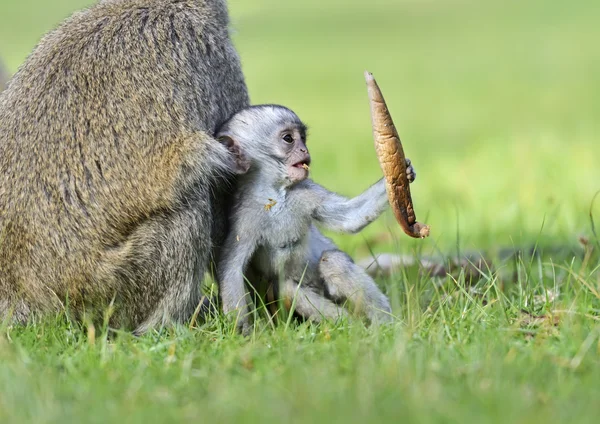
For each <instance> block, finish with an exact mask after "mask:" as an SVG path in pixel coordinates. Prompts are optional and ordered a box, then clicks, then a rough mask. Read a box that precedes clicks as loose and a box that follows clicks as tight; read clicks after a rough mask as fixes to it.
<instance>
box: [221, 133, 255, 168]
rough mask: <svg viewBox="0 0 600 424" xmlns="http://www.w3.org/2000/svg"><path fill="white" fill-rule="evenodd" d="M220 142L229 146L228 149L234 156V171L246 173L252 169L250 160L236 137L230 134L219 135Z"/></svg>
mask: <svg viewBox="0 0 600 424" xmlns="http://www.w3.org/2000/svg"><path fill="white" fill-rule="evenodd" d="M217 140H218V141H219V143H221V144H223V145H224V146H225V147H227V150H229V152H230V153H231V155H232V157H233V171H234V172H235V173H236V174H239V175H241V174H245V173H246V172H248V170H249V169H250V160H249V159H248V157H247V156H246V155H245V154H244V152H243V151H242V149H241V147H240V144H239V143H238V142H237V141H235V139H234V138H233V137H231V136H228V135H223V134H221V135H219V137H218V138H217Z"/></svg>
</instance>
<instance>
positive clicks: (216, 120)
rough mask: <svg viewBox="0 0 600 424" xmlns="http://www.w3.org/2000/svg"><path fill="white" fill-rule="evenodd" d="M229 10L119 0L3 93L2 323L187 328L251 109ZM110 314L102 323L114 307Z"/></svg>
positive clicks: (52, 36)
mask: <svg viewBox="0 0 600 424" xmlns="http://www.w3.org/2000/svg"><path fill="white" fill-rule="evenodd" d="M228 20H229V18H228V12H227V6H226V2H225V0H105V1H102V2H100V3H99V4H96V5H94V6H92V7H91V8H89V9H87V10H84V11H81V12H78V13H75V14H74V15H73V16H71V17H70V18H69V19H67V20H66V21H65V22H64V23H63V24H62V25H61V26H59V27H58V28H57V29H56V30H54V31H52V32H50V33H49V34H47V35H46V36H45V37H44V38H43V39H42V41H41V42H40V43H39V45H38V46H37V47H36V49H35V50H34V51H33V53H32V54H31V55H30V57H29V58H28V59H27V60H26V62H25V63H24V65H23V66H22V67H21V69H20V70H19V71H18V72H17V73H16V74H15V75H14V77H13V79H12V81H11V83H10V85H9V87H8V88H7V89H6V90H5V91H4V92H3V93H2V94H1V95H0V176H1V177H0V318H10V319H11V320H12V321H14V322H25V321H27V320H28V319H29V318H30V317H31V316H32V315H33V316H37V315H40V314H44V313H48V312H53V311H58V310H61V309H62V308H64V307H65V306H66V304H68V310H69V311H71V312H74V313H75V315H76V316H78V317H81V315H82V313H84V312H88V311H90V310H92V313H93V312H96V311H97V310H99V309H100V308H105V307H106V306H107V305H109V304H111V303H112V302H114V306H115V307H114V314H113V316H112V319H111V324H112V325H113V326H118V327H122V328H128V329H132V330H135V332H137V333H142V332H144V331H145V330H147V329H149V328H152V327H154V326H157V325H161V324H162V323H166V322H169V321H182V320H186V319H188V318H189V317H190V316H191V315H192V313H193V312H194V310H195V308H196V307H197V306H198V304H199V301H200V289H199V284H200V281H201V279H202V277H203V275H204V273H205V272H206V271H207V270H208V268H209V262H210V261H211V257H212V255H213V254H214V253H215V249H216V247H217V246H218V245H219V244H220V242H221V241H222V238H223V236H224V232H225V222H224V219H225V218H224V216H225V214H224V213H222V212H223V211H222V208H223V206H222V205H221V204H220V202H221V200H220V199H221V198H222V196H220V192H221V190H222V187H225V186H227V181H226V179H225V178H226V177H227V175H226V171H225V170H226V169H228V168H229V166H228V164H227V161H229V160H231V159H230V156H229V155H228V152H227V150H226V148H225V147H223V146H222V145H221V144H220V143H218V142H217V141H216V140H214V139H213V138H212V136H211V134H213V133H214V131H215V130H216V128H218V126H219V125H220V124H221V123H222V122H223V121H225V120H226V119H227V118H228V117H229V116H230V115H232V114H233V113H234V112H236V111H237V110H239V109H242V108H244V107H245V106H247V105H248V102H249V100H248V94H247V90H246V85H245V82H244V77H243V74H242V71H241V67H240V62H239V58H238V55H237V53H236V51H235V49H234V47H233V46H232V44H231V41H230V38H229V34H228ZM102 310H103V309H102Z"/></svg>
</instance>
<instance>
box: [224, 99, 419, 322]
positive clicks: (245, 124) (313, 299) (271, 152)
mask: <svg viewBox="0 0 600 424" xmlns="http://www.w3.org/2000/svg"><path fill="white" fill-rule="evenodd" d="M217 138H218V140H219V141H221V142H222V143H223V144H224V145H226V146H227V147H228V149H229V150H230V151H231V152H232V154H233V156H234V157H235V158H236V161H235V163H236V171H237V172H239V173H242V174H244V175H242V176H240V177H239V178H238V181H237V187H236V191H235V194H234V197H233V204H232V208H231V214H230V220H231V228H230V232H229V234H228V236H227V239H226V242H225V246H224V249H223V251H222V257H221V259H220V261H219V266H218V275H219V291H220V294H221V300H222V305H223V309H224V312H225V313H230V312H235V311H237V315H235V317H234V318H235V319H236V320H237V322H238V326H239V327H241V328H242V329H243V330H247V329H248V325H249V304H250V294H249V292H248V290H247V288H246V285H245V284H244V277H245V276H248V275H252V277H250V278H249V281H250V283H253V278H264V279H266V280H267V281H279V286H278V289H279V296H280V297H282V298H285V299H288V301H289V299H291V298H295V302H296V312H297V313H298V314H300V315H301V316H303V317H304V318H307V319H311V320H316V321H318V320H320V319H321V318H322V317H325V318H336V317H340V316H344V315H346V311H345V309H344V308H343V307H342V306H341V305H343V304H344V303H345V302H347V301H350V303H351V304H353V305H354V306H355V307H357V309H358V310H359V311H360V312H362V313H363V314H365V315H366V316H367V317H368V318H369V320H370V321H372V322H373V321H377V322H384V321H389V320H390V318H391V315H390V314H391V309H390V305H389V301H388V299H387V297H386V296H385V295H384V294H383V293H382V292H381V291H380V290H379V288H378V287H377V285H376V284H375V282H374V281H373V279H372V278H371V277H370V276H369V275H367V273H366V272H365V271H364V270H363V269H362V268H361V267H359V266H358V265H356V264H354V262H353V261H352V259H351V258H350V257H349V256H348V255H346V254H345V253H344V252H342V251H340V250H339V249H338V248H337V247H336V246H335V244H334V243H333V242H332V241H331V240H330V239H329V238H327V237H325V236H324V235H323V234H321V232H320V231H319V230H318V229H317V227H316V226H315V224H320V225H321V226H323V227H325V228H328V229H331V230H335V231H340V232H347V233H356V232H358V231H360V230H361V229H363V228H364V227H365V226H367V225H368V224H369V223H371V222H372V221H374V220H375V219H376V218H377V217H378V216H379V215H380V214H381V213H382V212H383V211H384V210H385V209H386V207H387V206H388V200H387V195H386V189H385V182H384V180H383V179H381V180H380V181H379V182H377V183H376V184H374V185H373V186H371V187H370V188H369V189H367V190H366V191H365V192H363V193H362V194H360V195H358V196H357V197H355V198H353V199H347V198H345V197H342V196H340V195H338V194H335V193H332V192H330V191H328V190H326V189H325V188H323V187H321V186H320V185H318V184H316V183H314V182H313V181H311V180H310V179H308V166H309V165H310V154H309V152H308V148H307V146H306V127H305V125H304V124H303V123H302V121H301V120H300V119H299V118H298V116H296V114H295V113H294V112H292V111H291V110H289V109H287V108H285V107H283V106H277V105H260V106H251V107H249V108H246V109H244V110H242V111H240V112H238V113H237V114H235V115H234V116H233V117H232V118H231V119H230V120H229V121H227V122H226V123H225V124H224V125H223V127H222V128H221V129H220V130H219V132H218V133H217ZM407 164H408V165H409V166H408V168H407V173H408V177H409V180H410V181H413V180H414V178H415V173H414V169H413V168H412V166H410V161H407ZM280 277H281V278H280Z"/></svg>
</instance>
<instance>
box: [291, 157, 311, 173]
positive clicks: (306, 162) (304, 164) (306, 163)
mask: <svg viewBox="0 0 600 424" xmlns="http://www.w3.org/2000/svg"><path fill="white" fill-rule="evenodd" d="M292 166H293V167H294V168H303V169H306V170H307V171H308V170H309V169H310V158H308V159H305V160H302V161H300V162H297V163H295V164H293V165H292Z"/></svg>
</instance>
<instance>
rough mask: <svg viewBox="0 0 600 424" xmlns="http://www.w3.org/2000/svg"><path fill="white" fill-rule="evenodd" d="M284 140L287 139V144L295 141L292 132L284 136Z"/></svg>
mask: <svg viewBox="0 0 600 424" xmlns="http://www.w3.org/2000/svg"><path fill="white" fill-rule="evenodd" d="M283 141H285V142H286V143H287V144H292V143H293V142H294V137H292V136H291V135H290V134H286V135H284V136H283Z"/></svg>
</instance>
